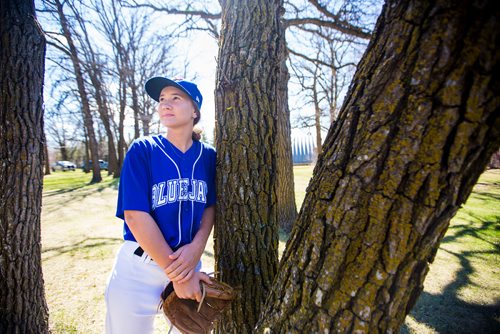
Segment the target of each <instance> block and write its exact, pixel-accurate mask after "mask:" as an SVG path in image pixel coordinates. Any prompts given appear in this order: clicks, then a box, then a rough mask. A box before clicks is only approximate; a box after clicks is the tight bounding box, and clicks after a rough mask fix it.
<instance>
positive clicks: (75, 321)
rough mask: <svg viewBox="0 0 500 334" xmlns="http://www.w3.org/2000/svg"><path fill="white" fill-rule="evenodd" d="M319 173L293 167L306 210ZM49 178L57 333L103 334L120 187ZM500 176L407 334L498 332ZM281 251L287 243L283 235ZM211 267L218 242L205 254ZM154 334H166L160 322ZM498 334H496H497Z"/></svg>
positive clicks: (470, 204) (461, 232)
mask: <svg viewBox="0 0 500 334" xmlns="http://www.w3.org/2000/svg"><path fill="white" fill-rule="evenodd" d="M312 170H313V167H311V166H297V167H295V168H294V175H295V192H296V198H297V207H298V208H300V206H301V203H302V200H303V198H304V195H305V190H306V188H307V186H308V184H309V179H310V177H311V175H312ZM91 176H92V175H91V174H90V173H89V174H85V173H83V172H81V171H75V172H56V173H53V174H52V175H49V176H46V177H45V180H44V195H43V206H42V246H43V247H42V261H43V264H42V265H43V270H44V280H45V292H46V297H47V303H48V305H49V312H50V325H51V331H52V333H102V332H103V328H104V316H105V306H104V298H103V294H104V288H105V285H106V280H107V277H108V275H109V272H110V270H111V267H112V264H113V260H114V256H115V252H116V250H117V249H118V247H119V245H120V244H121V243H122V222H121V221H120V220H119V219H117V218H115V217H114V212H115V208H116V196H117V180H114V179H112V178H111V177H110V176H107V173H105V172H103V173H102V176H103V179H104V180H103V182H101V183H98V184H89V182H90V179H91ZM499 207H500V170H490V171H487V172H486V173H485V174H483V175H482V176H481V178H480V180H479V182H478V184H477V185H476V186H475V188H474V191H473V193H472V195H471V196H470V198H469V199H468V201H467V203H466V204H465V205H464V206H463V208H462V209H461V210H460V211H459V212H458V214H457V215H456V217H455V218H454V219H453V220H452V222H451V224H450V228H449V229H448V232H447V233H446V236H445V237H444V239H443V242H442V243H441V246H440V250H439V251H438V253H437V255H436V258H435V261H434V263H433V264H432V265H431V269H430V272H429V274H428V275H427V278H426V280H425V289H424V291H423V293H422V295H421V297H420V298H419V300H418V302H417V303H416V305H415V307H414V308H413V310H412V312H411V314H410V315H409V316H408V317H407V318H406V321H405V325H404V327H403V328H402V333H488V332H491V333H493V332H494V331H495V330H497V329H498V323H499V322H498V320H499V319H498V317H499V307H498V304H499V301H500V270H499V264H500V258H499V253H500V252H499V247H500V228H499V227H500V224H499V223H500V210H499ZM280 239H282V241H281V242H280V244H281V248H280V249H282V248H283V246H284V242H285V241H284V240H286V236H281V237H280ZM202 259H203V262H204V267H205V268H207V269H210V268H211V267H213V263H214V259H213V241H212V240H211V239H210V240H209V243H208V245H207V249H206V251H205V253H204V255H203V258H202ZM157 320H158V321H156V327H155V333H165V323H164V320H163V319H162V317H161V316H159V317H158V319H157ZM497 332H498V331H497Z"/></svg>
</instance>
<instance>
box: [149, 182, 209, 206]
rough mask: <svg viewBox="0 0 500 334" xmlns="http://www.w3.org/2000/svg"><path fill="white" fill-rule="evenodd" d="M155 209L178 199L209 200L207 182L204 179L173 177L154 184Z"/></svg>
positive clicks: (204, 201)
mask: <svg viewBox="0 0 500 334" xmlns="http://www.w3.org/2000/svg"><path fill="white" fill-rule="evenodd" d="M152 191H153V193H152V196H153V198H152V199H153V200H152V202H153V210H154V209H156V208H157V207H160V206H162V205H165V204H168V203H173V202H177V201H195V202H200V203H206V202H207V183H206V182H205V181H203V180H196V179H193V180H191V184H189V179H172V180H168V181H167V182H160V183H157V184H155V185H153V188H152Z"/></svg>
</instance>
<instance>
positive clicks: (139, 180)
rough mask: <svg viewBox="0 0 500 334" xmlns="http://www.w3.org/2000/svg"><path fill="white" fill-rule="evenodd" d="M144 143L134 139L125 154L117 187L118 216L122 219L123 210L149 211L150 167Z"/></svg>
mask: <svg viewBox="0 0 500 334" xmlns="http://www.w3.org/2000/svg"><path fill="white" fill-rule="evenodd" d="M144 145H145V143H144V142H141V141H138V140H136V141H134V143H133V144H132V145H131V147H130V149H129V151H128V152H127V155H126V156H125V160H124V162H123V167H122V171H121V175H120V185H119V187H118V205H117V208H116V216H117V217H118V218H121V219H124V212H125V210H137V211H145V212H150V211H151V203H150V201H151V199H150V196H149V186H148V185H149V174H150V168H149V159H148V158H147V154H146V149H145V147H144Z"/></svg>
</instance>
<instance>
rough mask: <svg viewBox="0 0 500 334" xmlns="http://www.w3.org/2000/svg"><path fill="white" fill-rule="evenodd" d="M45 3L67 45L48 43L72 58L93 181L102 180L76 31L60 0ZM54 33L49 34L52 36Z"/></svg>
mask: <svg viewBox="0 0 500 334" xmlns="http://www.w3.org/2000/svg"><path fill="white" fill-rule="evenodd" d="M44 4H45V5H46V6H47V8H46V9H45V11H49V12H51V13H53V14H54V16H55V18H56V19H57V21H58V22H59V24H60V28H61V34H62V36H63V37H64V39H65V40H66V45H64V44H62V43H61V42H60V40H59V39H56V38H53V39H51V40H50V41H49V42H48V43H49V44H50V45H52V46H53V47H55V48H57V49H58V50H60V51H62V52H64V53H66V54H67V55H68V56H69V58H70V59H71V63H72V66H73V71H74V75H75V79H76V83H77V88H78V94H79V97H80V100H81V105H82V110H83V114H84V126H85V129H86V133H87V135H88V139H89V149H90V155H91V159H92V180H91V183H95V182H100V181H101V180H102V177H101V172H100V167H99V155H98V147H97V140H96V136H95V131H94V120H93V116H92V111H91V107H90V101H89V93H88V88H87V85H86V83H85V78H84V72H83V68H82V60H81V51H80V52H79V51H78V48H77V46H76V44H75V37H74V35H75V33H74V30H72V26H73V24H70V23H69V20H68V16H67V15H66V13H65V12H64V4H68V2H64V4H63V3H62V2H61V1H59V0H44ZM51 35H52V34H48V36H51Z"/></svg>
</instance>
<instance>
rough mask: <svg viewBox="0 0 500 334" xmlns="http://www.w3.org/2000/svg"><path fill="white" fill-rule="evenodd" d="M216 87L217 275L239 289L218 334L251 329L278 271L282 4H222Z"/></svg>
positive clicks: (255, 2)
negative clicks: (238, 293)
mask: <svg viewBox="0 0 500 334" xmlns="http://www.w3.org/2000/svg"><path fill="white" fill-rule="evenodd" d="M221 5H222V12H223V18H222V20H223V22H222V32H221V39H220V43H221V45H220V49H219V57H218V67H217V84H216V94H215V95H216V96H215V100H216V115H217V116H216V118H217V125H216V132H217V133H216V145H217V168H218V170H217V199H218V200H217V201H218V202H217V221H218V222H221V223H220V224H216V227H215V232H214V240H215V245H214V248H215V255H216V258H217V263H216V271H217V272H219V275H220V277H221V278H222V279H223V280H224V281H227V282H228V283H230V284H231V285H234V286H242V287H243V286H244V287H245V288H244V289H242V290H241V294H240V295H239V298H238V299H237V300H236V301H235V302H234V303H233V304H232V306H231V310H230V311H229V312H228V314H227V316H226V317H225V318H224V319H223V320H222V321H220V323H219V331H220V332H222V333H248V332H250V331H251V330H252V329H253V327H254V326H255V324H256V322H257V320H258V317H259V314H260V310H261V305H262V304H263V302H264V300H265V298H266V297H267V295H268V294H269V289H270V287H271V283H272V281H273V279H274V276H275V273H276V268H277V265H278V229H279V228H278V217H277V198H276V182H277V180H276V173H277V161H276V160H277V150H278V148H277V145H276V141H277V138H276V136H277V135H276V129H277V126H278V124H277V122H278V121H277V114H278V113H279V112H281V111H282V108H281V105H280V103H279V101H283V100H282V98H283V97H282V96H279V95H280V94H282V93H283V89H282V88H283V87H281V89H280V86H279V85H280V83H279V80H282V78H283V72H282V70H283V69H282V66H283V61H284V57H285V50H284V49H283V46H284V43H282V40H281V39H282V38H283V34H284V30H283V29H282V26H281V23H280V19H281V15H282V13H283V12H282V7H281V6H282V2H281V1H261V2H259V1H243V0H240V1H221Z"/></svg>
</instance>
